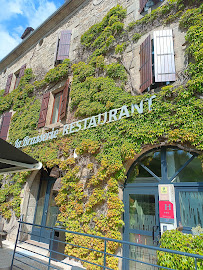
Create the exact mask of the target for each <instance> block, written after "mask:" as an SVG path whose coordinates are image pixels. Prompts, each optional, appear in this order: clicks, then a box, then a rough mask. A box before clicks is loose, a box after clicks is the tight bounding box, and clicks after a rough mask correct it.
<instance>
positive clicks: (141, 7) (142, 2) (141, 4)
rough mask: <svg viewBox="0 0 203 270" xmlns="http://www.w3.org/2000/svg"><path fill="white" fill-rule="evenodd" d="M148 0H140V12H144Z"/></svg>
mask: <svg viewBox="0 0 203 270" xmlns="http://www.w3.org/2000/svg"><path fill="white" fill-rule="evenodd" d="M147 2H148V0H140V8H139V13H142V11H143V9H144V7H145V5H146V4H147Z"/></svg>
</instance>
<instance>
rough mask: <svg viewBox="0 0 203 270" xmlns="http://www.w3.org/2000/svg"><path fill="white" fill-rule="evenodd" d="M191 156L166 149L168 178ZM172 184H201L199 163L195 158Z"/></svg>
mask: <svg viewBox="0 0 203 270" xmlns="http://www.w3.org/2000/svg"><path fill="white" fill-rule="evenodd" d="M191 157H192V155H191V154H190V153H188V152H185V151H183V150H178V149H176V150H173V149H168V150H167V152H166V161H167V173H168V178H170V177H172V176H173V175H174V174H175V172H177V171H178V170H179V169H180V168H181V167H182V166H183V165H184V164H185V162H187V161H188V160H189V159H190V158H191ZM172 181H173V182H175V183H177V182H203V172H202V165H201V161H200V160H199V159H198V158H197V157H195V158H194V159H193V160H192V161H191V162H190V163H189V164H188V165H187V166H186V167H185V168H184V169H183V170H182V171H181V172H180V173H179V174H178V175H177V176H176V178H175V179H174V180H172Z"/></svg>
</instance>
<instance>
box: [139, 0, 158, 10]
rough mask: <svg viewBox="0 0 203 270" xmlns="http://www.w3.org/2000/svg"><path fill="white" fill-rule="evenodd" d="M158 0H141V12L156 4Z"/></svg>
mask: <svg viewBox="0 0 203 270" xmlns="http://www.w3.org/2000/svg"><path fill="white" fill-rule="evenodd" d="M158 2H159V0H153V1H152V0H140V8H139V13H142V12H143V11H147V10H148V9H149V8H150V7H152V6H154V5H156V4H157V3H158Z"/></svg>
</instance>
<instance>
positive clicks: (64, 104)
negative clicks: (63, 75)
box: [60, 80, 69, 120]
mask: <svg viewBox="0 0 203 270" xmlns="http://www.w3.org/2000/svg"><path fill="white" fill-rule="evenodd" d="M68 89H69V80H67V82H66V87H65V88H64V90H63V96H62V104H61V111H60V120H62V119H63V118H64V117H65V115H66V107H67V102H68Z"/></svg>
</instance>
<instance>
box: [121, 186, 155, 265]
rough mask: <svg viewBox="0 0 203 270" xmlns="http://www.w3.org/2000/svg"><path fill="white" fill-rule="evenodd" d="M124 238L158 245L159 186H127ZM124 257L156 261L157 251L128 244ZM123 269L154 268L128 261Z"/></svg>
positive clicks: (150, 261) (125, 192)
mask: <svg viewBox="0 0 203 270" xmlns="http://www.w3.org/2000/svg"><path fill="white" fill-rule="evenodd" d="M124 204H125V216H124V221H125V231H124V240H126V241H129V242H134V243H138V244H142V245H149V246H154V245H155V246H156V245H157V244H158V239H159V231H160V230H159V217H158V188H157V187H151V188H150V189H149V188H147V187H142V188H141V187H140V188H126V189H125V190H124ZM124 257H129V258H131V259H134V260H138V261H144V262H147V263H156V252H155V251H153V250H150V249H145V248H140V247H135V246H126V247H125V249H124ZM123 264H124V265H123V269H125V270H129V269H130V270H131V269H142V270H152V269H154V267H150V266H149V265H145V264H143V263H138V262H133V261H130V262H129V261H126V262H123Z"/></svg>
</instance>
